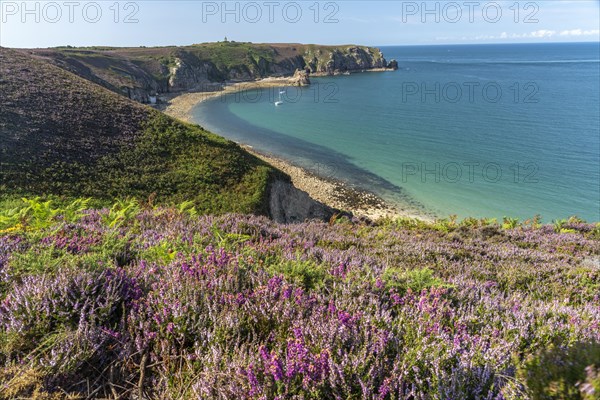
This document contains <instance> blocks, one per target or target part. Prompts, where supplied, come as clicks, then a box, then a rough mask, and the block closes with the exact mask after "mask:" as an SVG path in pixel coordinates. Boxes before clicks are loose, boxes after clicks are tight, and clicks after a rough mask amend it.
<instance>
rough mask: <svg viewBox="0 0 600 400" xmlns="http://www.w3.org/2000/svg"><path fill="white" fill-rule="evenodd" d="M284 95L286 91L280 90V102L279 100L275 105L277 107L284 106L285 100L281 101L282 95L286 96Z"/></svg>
mask: <svg viewBox="0 0 600 400" xmlns="http://www.w3.org/2000/svg"><path fill="white" fill-rule="evenodd" d="M284 93H285V90H280V91H279V100H277V101H276V102H275V105H276V106H280V105H282V104H283V100H281V95H282V94H284Z"/></svg>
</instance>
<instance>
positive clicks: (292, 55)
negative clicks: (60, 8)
mask: <svg viewBox="0 0 600 400" xmlns="http://www.w3.org/2000/svg"><path fill="white" fill-rule="evenodd" d="M29 51H30V52H31V53H32V54H33V55H36V56H38V57H43V58H45V59H47V60H49V61H51V62H52V63H54V64H55V65H57V66H59V67H61V68H63V69H66V70H68V71H71V72H74V73H75V74H77V75H79V76H82V77H84V78H86V79H88V80H91V81H92V82H95V83H98V84H100V85H102V86H104V87H106V88H108V89H110V90H112V91H114V92H117V93H120V94H123V95H125V96H127V97H129V98H131V99H133V100H136V101H139V102H142V103H150V102H153V101H154V100H155V99H156V98H157V97H158V98H160V95H161V94H165V93H173V92H182V91H209V90H214V89H215V88H216V87H218V86H219V84H221V83H223V82H227V81H250V80H255V79H259V78H265V77H269V76H292V75H294V74H296V77H297V78H298V79H297V80H298V83H299V84H301V85H305V84H309V83H310V81H309V79H308V76H309V75H310V74H316V75H336V74H341V73H346V72H353V71H364V70H371V69H387V68H389V69H397V63H396V62H395V61H393V60H392V61H391V62H389V63H388V62H387V60H386V59H385V58H384V56H383V54H382V53H381V51H380V50H379V49H377V48H371V47H365V46H354V45H347V46H318V45H301V44H252V43H236V42H220V43H205V44H199V45H192V46H185V47H156V48H145V47H140V48H107V47H102V48H101V47H94V48H71V47H62V48H53V49H38V50H29Z"/></svg>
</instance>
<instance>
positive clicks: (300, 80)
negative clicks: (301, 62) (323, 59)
mask: <svg viewBox="0 0 600 400" xmlns="http://www.w3.org/2000/svg"><path fill="white" fill-rule="evenodd" d="M309 75H310V71H308V70H301V69H297V70H296V72H295V73H294V76H293V77H292V79H291V81H292V82H293V84H294V85H296V86H308V85H310V78H309Z"/></svg>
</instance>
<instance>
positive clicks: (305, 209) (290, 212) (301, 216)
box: [268, 179, 339, 224]
mask: <svg viewBox="0 0 600 400" xmlns="http://www.w3.org/2000/svg"><path fill="white" fill-rule="evenodd" d="M268 198H269V217H270V218H271V219H273V220H274V221H276V222H279V223H286V224H287V223H294V222H303V221H305V220H309V219H319V220H321V221H328V220H329V219H330V218H331V217H332V216H333V215H335V214H336V213H337V212H339V211H338V210H335V209H333V208H331V207H329V206H326V205H325V204H323V203H320V202H318V201H316V200H314V199H313V198H312V197H310V196H309V195H308V193H306V192H303V191H302V190H300V189H298V188H296V187H295V186H294V185H292V183H291V182H288V181H285V180H282V179H277V180H275V181H274V182H272V183H271V184H270V187H269V195H268Z"/></svg>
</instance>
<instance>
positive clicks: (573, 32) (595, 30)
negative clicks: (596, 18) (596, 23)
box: [560, 29, 600, 36]
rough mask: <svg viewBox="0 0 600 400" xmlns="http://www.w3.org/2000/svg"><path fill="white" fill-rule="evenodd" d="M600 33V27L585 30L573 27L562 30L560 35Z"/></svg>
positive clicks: (596, 34)
mask: <svg viewBox="0 0 600 400" xmlns="http://www.w3.org/2000/svg"><path fill="white" fill-rule="evenodd" d="M598 35H600V30H599V29H590V30H586V31H584V30H583V29H571V30H566V31H562V32H560V36H598Z"/></svg>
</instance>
